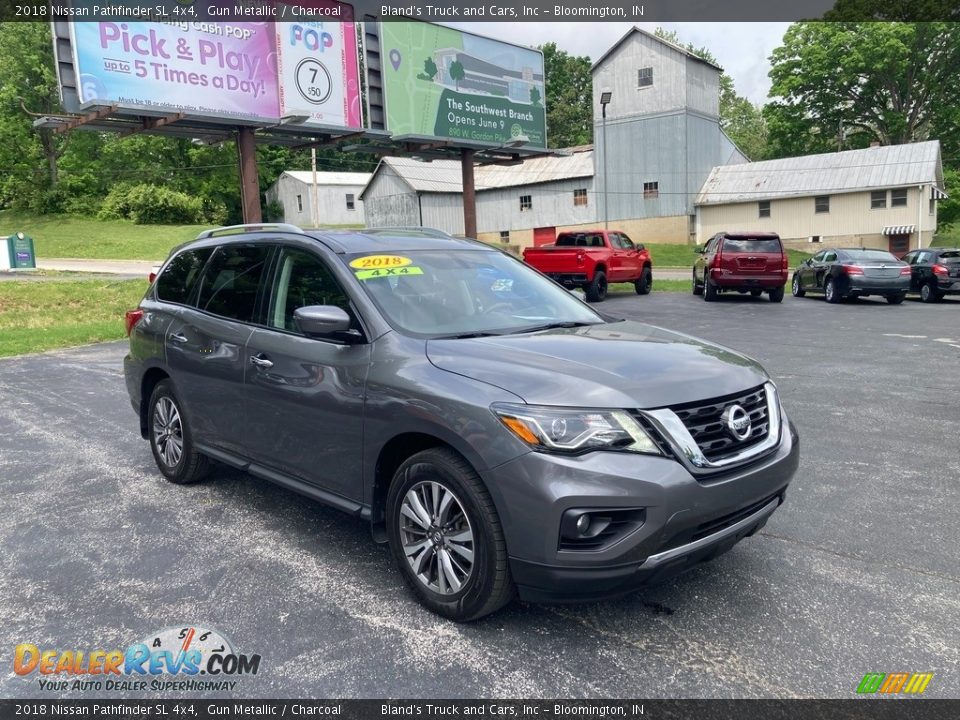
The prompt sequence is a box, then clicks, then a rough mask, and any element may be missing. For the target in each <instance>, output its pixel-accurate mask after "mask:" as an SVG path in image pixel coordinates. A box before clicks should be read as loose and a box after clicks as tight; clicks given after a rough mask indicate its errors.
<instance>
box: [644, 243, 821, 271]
mask: <svg viewBox="0 0 960 720" xmlns="http://www.w3.org/2000/svg"><path fill="white" fill-rule="evenodd" d="M644 245H646V247H647V250H649V251H650V259H651V260H653V267H654V268H658V267H661V268H668V267H676V268H686V267H693V261H694V260H696V259H697V254H696V253H695V252H694V251H693V245H676V244H672V243H644ZM787 256H788V257H789V259H790V267H796V266H797V265H799V264H800V263H802V262H803V261H804V260H806V259H808V258H809V257H811V256H812V253H806V252H802V251H800V250H791V249H787Z"/></svg>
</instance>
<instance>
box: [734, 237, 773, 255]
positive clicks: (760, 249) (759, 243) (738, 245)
mask: <svg viewBox="0 0 960 720" xmlns="http://www.w3.org/2000/svg"><path fill="white" fill-rule="evenodd" d="M723 250H724V252H726V251H730V252H745V253H777V254H779V253H780V241H779V240H777V238H729V237H728V238H724V240H723Z"/></svg>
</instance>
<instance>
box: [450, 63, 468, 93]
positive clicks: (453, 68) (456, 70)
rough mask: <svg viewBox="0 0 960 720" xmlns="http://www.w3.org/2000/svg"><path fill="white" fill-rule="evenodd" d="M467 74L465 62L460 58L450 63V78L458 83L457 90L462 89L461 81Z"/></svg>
mask: <svg viewBox="0 0 960 720" xmlns="http://www.w3.org/2000/svg"><path fill="white" fill-rule="evenodd" d="M466 76H467V74H466V72H464V70H463V63H461V62H460V61H459V60H454V61H453V62H452V63H450V78H451V79H452V80H453V81H454V82H455V83H456V84H457V90H459V89H460V81H461V80H463V79H464V78H465V77H466Z"/></svg>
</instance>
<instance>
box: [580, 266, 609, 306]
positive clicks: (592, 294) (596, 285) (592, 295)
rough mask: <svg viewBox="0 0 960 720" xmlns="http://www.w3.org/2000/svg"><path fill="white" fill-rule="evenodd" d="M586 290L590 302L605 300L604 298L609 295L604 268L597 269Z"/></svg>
mask: <svg viewBox="0 0 960 720" xmlns="http://www.w3.org/2000/svg"><path fill="white" fill-rule="evenodd" d="M585 291H586V293H587V300H589V301H590V302H603V299H604V298H605V297H606V296H607V276H606V275H605V274H604V272H603V271H602V270H597V272H596V273H595V274H594V276H593V280H592V281H591V282H590V284H589V285H587V287H586V288H585Z"/></svg>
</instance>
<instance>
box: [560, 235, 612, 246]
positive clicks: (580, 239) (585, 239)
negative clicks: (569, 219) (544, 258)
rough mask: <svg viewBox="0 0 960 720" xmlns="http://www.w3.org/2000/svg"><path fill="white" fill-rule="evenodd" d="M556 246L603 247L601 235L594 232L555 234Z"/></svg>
mask: <svg viewBox="0 0 960 720" xmlns="http://www.w3.org/2000/svg"><path fill="white" fill-rule="evenodd" d="M555 244H556V246H557V247H573V246H577V247H603V235H599V234H596V233H570V234H567V233H563V234H560V235H558V236H557V242H556V243H555Z"/></svg>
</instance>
